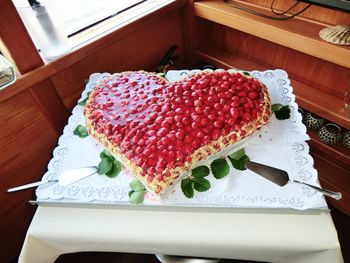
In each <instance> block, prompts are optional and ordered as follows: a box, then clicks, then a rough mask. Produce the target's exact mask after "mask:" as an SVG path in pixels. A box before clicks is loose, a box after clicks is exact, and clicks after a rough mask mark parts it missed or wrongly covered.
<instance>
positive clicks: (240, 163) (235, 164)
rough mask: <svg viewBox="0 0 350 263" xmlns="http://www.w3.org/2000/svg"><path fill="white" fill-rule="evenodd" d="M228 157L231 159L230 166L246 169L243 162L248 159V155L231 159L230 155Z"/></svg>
mask: <svg viewBox="0 0 350 263" xmlns="http://www.w3.org/2000/svg"><path fill="white" fill-rule="evenodd" d="M228 158H229V160H230V161H231V163H232V166H233V167H234V168H236V169H237V170H240V171H244V170H246V168H245V163H246V161H249V157H248V156H247V155H244V156H243V157H241V158H240V159H238V160H235V159H232V158H231V157H228Z"/></svg>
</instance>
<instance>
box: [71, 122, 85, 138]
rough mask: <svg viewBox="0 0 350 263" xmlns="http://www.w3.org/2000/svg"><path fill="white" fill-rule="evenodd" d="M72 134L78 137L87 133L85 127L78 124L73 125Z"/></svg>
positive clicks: (82, 136)
mask: <svg viewBox="0 0 350 263" xmlns="http://www.w3.org/2000/svg"><path fill="white" fill-rule="evenodd" d="M73 134H74V135H77V136H79V137H80V138H85V137H87V136H88V135H89V133H88V131H87V129H86V127H85V126H83V125H80V124H79V125H78V126H77V127H75V129H74V131H73Z"/></svg>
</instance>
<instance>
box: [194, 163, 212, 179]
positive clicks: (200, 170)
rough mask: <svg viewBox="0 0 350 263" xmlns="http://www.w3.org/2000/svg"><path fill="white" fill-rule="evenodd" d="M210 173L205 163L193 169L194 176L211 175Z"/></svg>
mask: <svg viewBox="0 0 350 263" xmlns="http://www.w3.org/2000/svg"><path fill="white" fill-rule="evenodd" d="M209 173H210V170H209V168H208V167H207V166H205V165H202V166H198V167H196V168H194V169H192V176H193V177H197V178H200V177H206V176H208V175H209Z"/></svg>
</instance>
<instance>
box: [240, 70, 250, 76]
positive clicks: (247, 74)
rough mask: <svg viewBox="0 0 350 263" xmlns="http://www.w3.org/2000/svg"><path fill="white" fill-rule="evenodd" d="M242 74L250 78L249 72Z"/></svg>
mask: <svg viewBox="0 0 350 263" xmlns="http://www.w3.org/2000/svg"><path fill="white" fill-rule="evenodd" d="M242 74H243V75H245V76H250V74H249V72H247V71H243V72H242Z"/></svg>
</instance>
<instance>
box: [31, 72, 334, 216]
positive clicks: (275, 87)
mask: <svg viewBox="0 0 350 263" xmlns="http://www.w3.org/2000/svg"><path fill="white" fill-rule="evenodd" d="M194 72H197V71H186V70H184V71H169V72H168V74H167V76H166V77H167V79H168V80H169V81H175V80H179V79H181V78H183V77H186V76H187V75H190V74H193V73H194ZM251 74H252V75H253V76H254V77H256V78H258V79H259V80H260V81H262V82H263V83H264V84H265V85H266V86H267V87H268V91H269V94H270V97H271V101H272V103H273V104H274V103H281V104H288V105H289V106H290V108H291V117H290V118H289V119H288V120H283V121H279V120H277V119H276V118H275V117H274V116H273V117H272V120H271V122H270V123H269V124H268V125H266V126H264V127H263V128H262V129H261V130H260V131H257V132H255V133H254V134H253V135H252V136H250V137H249V138H247V139H245V140H244V142H241V143H238V145H234V146H232V147H230V149H226V150H225V151H226V152H227V153H228V152H230V151H231V152H232V151H234V149H239V148H241V147H243V146H244V148H245V150H246V152H247V154H248V156H249V157H250V159H251V160H252V161H255V162H260V163H263V164H267V165H270V166H274V167H278V168H280V169H283V170H286V171H287V172H288V174H289V176H290V177H291V179H296V180H299V181H303V182H306V183H309V184H314V185H319V183H318V178H317V172H316V170H315V169H314V168H313V159H312V158H311V156H310V155H309V146H308V145H307V143H306V142H305V141H306V140H308V139H309V137H308V135H307V134H306V128H305V126H304V125H303V124H302V122H301V118H302V117H301V114H300V113H299V112H298V111H297V108H298V107H297V104H296V103H295V96H294V95H293V90H292V87H291V86H290V81H289V79H288V75H287V73H286V72H285V71H283V70H268V71H264V72H259V71H252V72H251ZM109 75H110V74H107V73H104V74H100V73H95V74H92V75H91V76H90V79H89V82H88V83H87V85H86V89H85V90H84V91H83V93H82V96H81V100H83V99H84V98H86V96H87V93H88V92H89V91H91V90H92V89H93V87H94V86H95V85H96V84H97V83H98V82H99V81H100V80H101V79H102V78H103V77H106V76H109ZM78 124H82V125H85V120H84V116H83V107H82V106H80V105H77V106H76V107H75V108H74V109H73V112H72V116H71V117H70V118H69V121H68V124H67V126H66V127H65V128H64V131H63V135H62V136H61V137H60V138H59V141H58V146H57V147H56V149H55V150H54V152H53V158H52V160H51V161H50V162H49V164H48V171H47V173H46V174H45V175H44V178H43V179H45V180H48V179H56V178H57V177H58V176H59V174H60V173H61V172H62V171H64V170H67V169H71V168H78V167H85V166H91V165H97V164H98V163H99V161H100V158H99V153H100V152H101V151H102V150H103V147H102V146H101V145H99V144H98V143H97V142H96V141H95V140H94V139H93V138H91V137H87V138H79V137H78V136H75V135H73V130H74V129H75V127H76V126H77V125H78ZM225 151H224V153H225ZM221 155H223V153H220V154H217V155H215V156H213V157H212V158H211V159H214V158H217V157H218V156H221ZM207 162H208V164H209V162H210V160H208V161H207ZM230 165H231V164H230ZM207 178H208V180H209V181H210V183H211V188H210V189H209V190H208V191H207V192H202V193H199V192H195V197H194V198H192V199H188V198H186V197H185V196H184V195H183V193H182V191H181V188H180V184H179V183H178V184H176V185H175V186H174V187H173V188H172V189H171V191H168V192H167V193H166V194H165V195H162V196H161V197H158V196H154V195H151V194H146V199H145V202H144V203H145V204H146V205H147V204H152V205H180V206H193V205H195V206H204V207H205V206H208V207H212V206H225V207H226V206H228V207H262V208H264V207H266V208H294V209H299V210H303V209H312V208H324V207H327V205H326V202H325V199H324V197H323V196H322V195H321V194H319V193H318V192H316V191H315V190H312V189H310V188H309V187H307V186H302V185H299V184H294V183H288V184H287V185H286V186H284V187H279V186H277V185H275V184H273V183H271V182H269V181H267V180H266V179H264V178H262V177H260V176H258V175H256V174H254V173H252V172H250V171H247V170H246V171H238V170H235V169H234V168H232V167H231V169H230V174H229V175H228V176H226V177H225V178H223V179H220V180H217V179H215V178H214V177H213V176H212V175H209V176H208V177H207ZM133 179H134V178H133V177H132V176H131V175H130V174H129V173H128V171H127V170H126V169H123V170H122V172H121V173H120V174H119V175H118V177H116V178H112V179H111V178H108V177H106V176H100V175H97V174H95V175H92V176H90V177H88V178H85V179H84V180H81V181H79V182H77V183H74V184H72V185H69V186H65V187H62V186H60V185H58V184H57V183H56V184H54V183H53V184H47V185H42V186H39V187H38V189H37V191H36V194H37V199H38V201H42V200H49V201H73V202H74V201H76V202H87V203H89V202H108V203H110V202H112V203H118V204H128V192H129V190H130V189H129V183H130V182H131V181H132V180H133Z"/></svg>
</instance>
